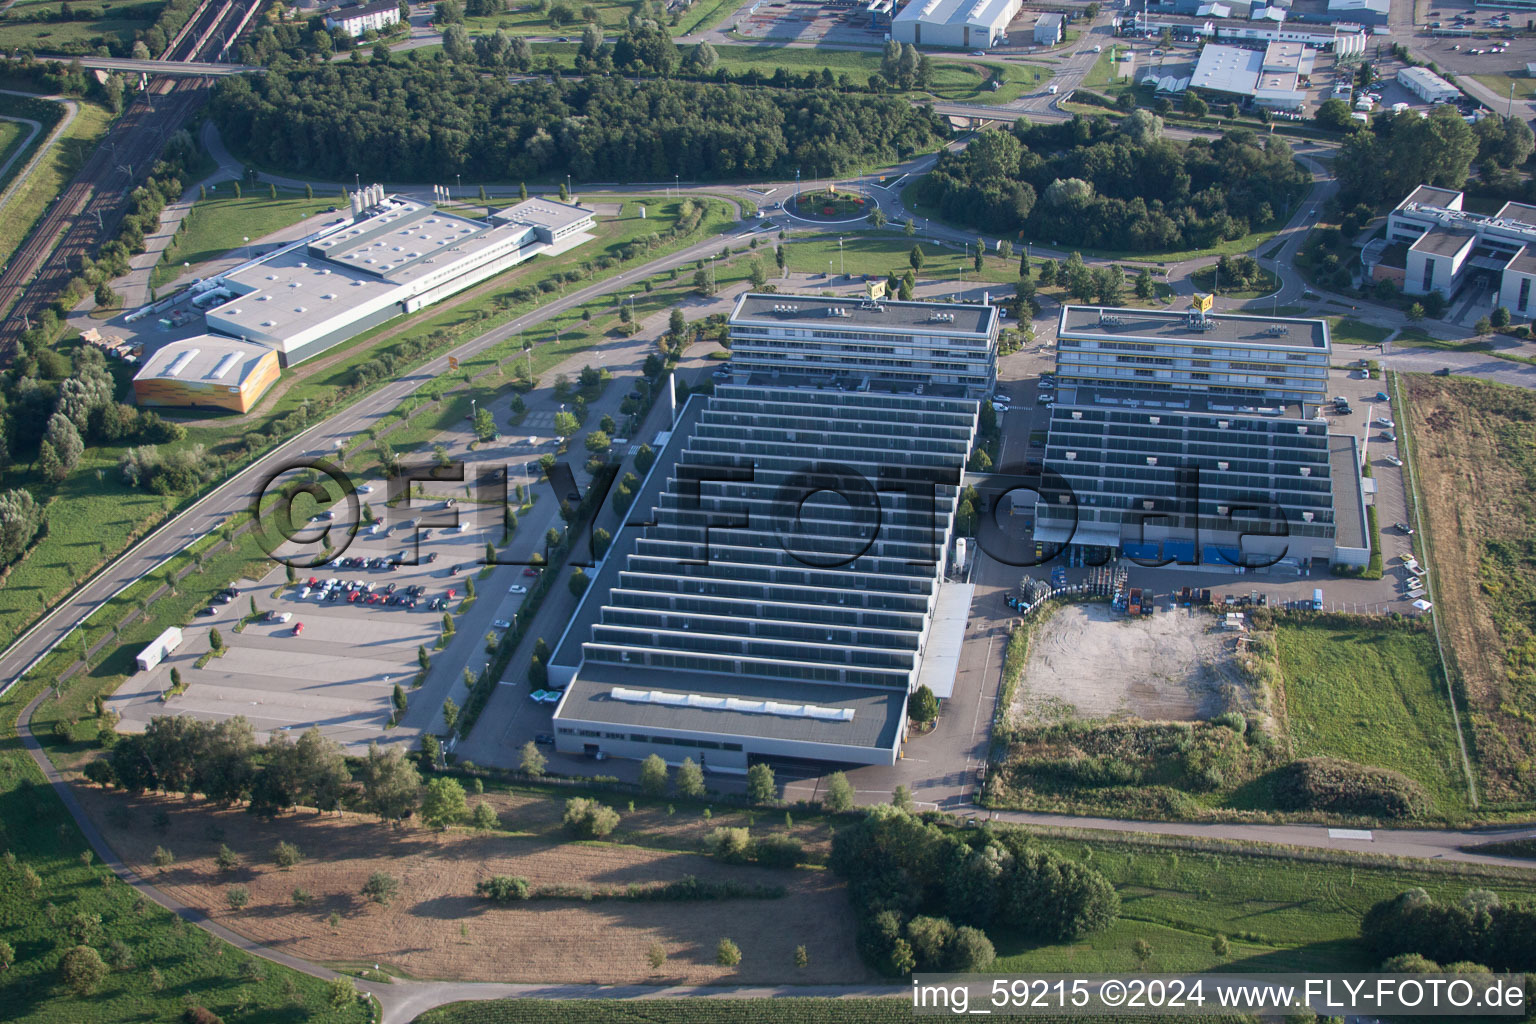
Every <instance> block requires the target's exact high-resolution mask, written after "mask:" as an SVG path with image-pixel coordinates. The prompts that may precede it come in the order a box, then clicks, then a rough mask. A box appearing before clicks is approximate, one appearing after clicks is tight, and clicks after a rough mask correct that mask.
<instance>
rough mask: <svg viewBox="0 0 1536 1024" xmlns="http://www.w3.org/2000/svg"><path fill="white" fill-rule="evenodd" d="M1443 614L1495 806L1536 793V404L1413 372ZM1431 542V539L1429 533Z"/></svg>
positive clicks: (1417, 464)
mask: <svg viewBox="0 0 1536 1024" xmlns="http://www.w3.org/2000/svg"><path fill="white" fill-rule="evenodd" d="M1401 380H1402V383H1403V390H1404V393H1405V397H1406V399H1407V401H1406V403H1405V404H1406V405H1407V413H1408V419H1409V422H1410V424H1411V427H1412V437H1413V442H1414V453H1413V454H1414V469H1415V471H1416V473H1417V477H1418V484H1419V490H1420V492H1421V494H1422V497H1423V507H1422V508H1421V509H1420V513H1421V515H1425V516H1427V517H1428V523H1427V524H1424V523H1421V524H1420V526H1421V527H1422V526H1424V525H1427V526H1428V527H1429V529H1428V530H1427V531H1424V533H1425V534H1427V539H1428V540H1429V541H1430V543H1431V545H1432V546H1431V547H1428V548H1426V549H1424V550H1425V553H1426V558H1425V561H1426V562H1427V563H1428V569H1429V571H1430V572H1431V573H1432V574H1433V578H1434V583H1435V595H1434V597H1435V616H1436V617H1437V618H1438V620H1439V623H1440V629H1441V632H1442V635H1443V636H1444V638H1445V640H1446V642H1447V643H1448V644H1449V646H1450V648H1451V649H1450V651H1449V652H1448V656H1449V657H1450V658H1451V660H1453V661H1454V662H1455V668H1457V669H1459V671H1460V675H1461V679H1462V685H1463V687H1464V690H1465V693H1466V699H1467V702H1468V703H1469V705H1470V712H1471V713H1470V714H1469V715H1468V718H1469V720H1470V722H1471V725H1472V731H1473V744H1472V745H1473V748H1474V753H1475V756H1476V762H1477V768H1478V772H1479V774H1480V775H1481V777H1482V786H1481V788H1482V790H1483V792H1482V794H1481V795H1482V796H1483V797H1484V798H1485V799H1486V800H1507V799H1529V798H1530V797H1531V796H1532V795H1533V794H1536V730H1533V729H1532V727H1531V722H1532V721H1536V678H1533V672H1532V670H1531V668H1530V666H1531V664H1532V663H1533V662H1532V659H1531V653H1532V651H1533V648H1536V644H1533V637H1532V624H1531V620H1530V611H1529V609H1530V607H1531V604H1530V602H1531V600H1532V594H1533V593H1536V558H1533V553H1532V546H1531V537H1532V535H1533V532H1536V507H1533V498H1532V490H1533V487H1536V459H1533V457H1532V454H1531V453H1532V450H1533V446H1536V427H1533V420H1536V396H1533V395H1532V394H1531V393H1530V392H1529V391H1525V390H1522V389H1520V388H1510V387H1501V386H1498V385H1494V384H1488V383H1484V382H1481V381H1472V380H1457V379H1446V378H1438V377H1428V376H1420V375H1417V374H1409V375H1404V376H1403V377H1402V378H1401ZM1421 539H1423V535H1421Z"/></svg>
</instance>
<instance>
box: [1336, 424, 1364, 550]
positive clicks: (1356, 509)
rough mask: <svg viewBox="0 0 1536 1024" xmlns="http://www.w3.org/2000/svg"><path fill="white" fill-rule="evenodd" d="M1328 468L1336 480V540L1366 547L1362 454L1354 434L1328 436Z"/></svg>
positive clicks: (1337, 543) (1353, 546)
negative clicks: (1361, 475)
mask: <svg viewBox="0 0 1536 1024" xmlns="http://www.w3.org/2000/svg"><path fill="white" fill-rule="evenodd" d="M1328 469H1329V478H1330V480H1331V481H1332V483H1333V542H1334V544H1335V545H1337V546H1338V547H1341V548H1363V547H1365V546H1366V540H1365V512H1364V510H1363V509H1362V508H1361V507H1360V456H1359V449H1358V448H1356V446H1355V435H1353V434H1329V435H1328Z"/></svg>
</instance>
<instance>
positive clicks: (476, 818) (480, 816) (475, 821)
mask: <svg viewBox="0 0 1536 1024" xmlns="http://www.w3.org/2000/svg"><path fill="white" fill-rule="evenodd" d="M470 824H472V825H474V826H475V828H477V829H479V830H480V831H481V832H489V831H490V830H491V829H493V828H500V827H501V819H500V818H499V817H497V816H496V809H495V808H493V807H492V806H491V805H490V804H488V803H486V802H485V801H484V800H481V801H480V802H479V803H477V804H475V813H474V814H473V815H471V816H470Z"/></svg>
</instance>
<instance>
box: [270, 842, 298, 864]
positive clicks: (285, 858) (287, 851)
mask: <svg viewBox="0 0 1536 1024" xmlns="http://www.w3.org/2000/svg"><path fill="white" fill-rule="evenodd" d="M303 859H304V854H303V853H302V852H300V850H299V848H298V847H297V846H295V845H293V844H292V843H288V842H279V843H278V844H277V846H275V847H273V849H272V863H274V864H276V865H277V866H278V867H280V868H282V869H283V870H284V871H286V870H288V869H289V868H291V867H294V866H296V865H297V864H298V863H299V861H301V860H303Z"/></svg>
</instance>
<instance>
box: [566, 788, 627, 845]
mask: <svg viewBox="0 0 1536 1024" xmlns="http://www.w3.org/2000/svg"><path fill="white" fill-rule="evenodd" d="M561 822H562V824H564V826H565V830H566V831H567V832H569V833H570V834H571V835H573V836H575V837H576V838H577V839H601V838H603V837H604V836H606V835H608V834H610V833H611V832H612V831H613V830H614V829H615V828H617V827H618V824H619V812H618V811H615V810H614V809H613V808H612V807H608V806H607V805H605V804H601V803H598V802H597V801H596V800H588V799H587V798H586V797H579V796H577V797H572V798H570V799H569V800H567V801H566V802H565V814H564V815H563V816H562V818H561Z"/></svg>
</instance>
